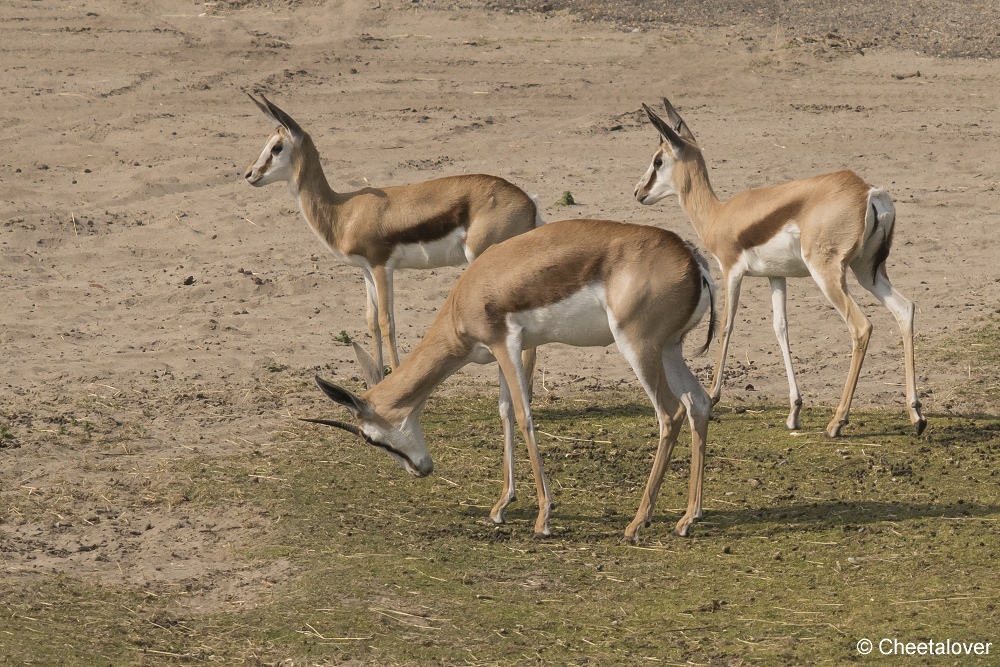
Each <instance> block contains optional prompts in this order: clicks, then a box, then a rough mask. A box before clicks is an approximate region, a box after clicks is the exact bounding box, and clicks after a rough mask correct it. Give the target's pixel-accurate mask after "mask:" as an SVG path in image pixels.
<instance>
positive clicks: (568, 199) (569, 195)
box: [556, 190, 576, 206]
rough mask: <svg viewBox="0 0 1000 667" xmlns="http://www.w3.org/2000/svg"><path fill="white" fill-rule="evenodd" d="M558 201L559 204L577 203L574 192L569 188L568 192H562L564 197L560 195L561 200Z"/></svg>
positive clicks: (571, 204) (570, 204) (569, 204)
mask: <svg viewBox="0 0 1000 667" xmlns="http://www.w3.org/2000/svg"><path fill="white" fill-rule="evenodd" d="M556 203H557V204H558V205H559V206H573V205H574V204H576V200H575V199H573V193H572V192H570V191H569V190H567V191H566V192H564V193H562V197H560V198H559V201H557V202H556Z"/></svg>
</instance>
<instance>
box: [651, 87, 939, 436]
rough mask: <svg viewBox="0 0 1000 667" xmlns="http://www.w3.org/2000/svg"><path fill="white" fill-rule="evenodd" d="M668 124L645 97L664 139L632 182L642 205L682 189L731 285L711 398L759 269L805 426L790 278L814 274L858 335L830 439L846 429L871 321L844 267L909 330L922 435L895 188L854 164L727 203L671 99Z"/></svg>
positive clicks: (906, 338) (791, 423)
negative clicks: (898, 265) (897, 261)
mask: <svg viewBox="0 0 1000 667" xmlns="http://www.w3.org/2000/svg"><path fill="white" fill-rule="evenodd" d="M663 104H664V106H665V107H666V111H667V118H668V119H669V121H670V122H669V123H666V122H664V121H663V120H662V119H661V118H660V117H659V116H657V115H656V114H655V113H654V112H653V110H652V109H650V108H649V107H648V106H646V105H645V104H643V105H642V108H643V109H645V111H646V115H647V116H649V120H650V121H651V122H652V123H653V125H654V126H655V127H656V129H657V130H658V131H659V132H660V135H661V137H662V139H663V141H662V142H661V143H660V145H659V147H658V148H657V149H656V153H654V154H653V161H652V163H651V164H650V166H649V168H648V169H647V170H646V173H645V175H643V177H642V178H641V179H640V180H639V182H638V183H637V184H636V186H635V198H636V199H637V200H639V203H641V204H653V203H655V202H657V201H659V200H661V199H663V198H664V197H666V196H668V195H671V194H676V195H677V196H678V197H679V199H680V204H681V208H682V209H684V212H685V213H687V215H688V217H689V218H691V222H692V224H693V225H694V228H695V231H696V232H697V233H698V236H699V237H701V240H702V242H704V244H705V246H706V247H707V248H708V251H709V252H710V253H712V255H714V256H715V259H716V261H717V262H718V263H719V267H720V268H721V269H722V275H723V281H724V282H725V284H726V300H725V309H724V310H725V326H724V328H723V333H722V344H721V345H720V347H719V357H718V361H717V362H716V366H715V375H714V378H713V380H712V388H711V391H710V393H711V396H712V403H713V405H714V404H715V403H717V402H718V400H719V398H720V397H721V395H722V378H723V369H724V367H725V364H726V353H727V351H728V349H729V337H730V335H731V334H732V333H733V323H734V321H735V319H736V308H737V306H738V305H739V300H740V284H741V283H742V281H743V276H762V277H766V278H768V279H769V280H770V283H771V304H772V307H773V310H774V332H775V334H776V335H777V337H778V344H779V345H780V346H781V354H782V356H783V357H784V361H785V372H786V373H787V375H788V386H789V402H790V405H791V410H790V412H789V415H788V420H787V422H786V425H787V426H788V428H790V429H797V428H799V410H800V408H801V407H802V396H801V395H800V394H799V389H798V386H797V385H796V383H795V371H794V370H793V369H792V357H791V353H790V352H789V349H788V321H787V319H786V317H785V278H789V277H793V278H794V277H804V276H812V278H813V280H815V281H816V283H817V284H818V285H819V287H820V289H821V290H823V294H825V295H826V298H827V299H829V301H830V303H831V304H833V307H834V308H836V309H837V312H838V313H840V316H841V317H843V318H844V321H846V322H847V327H848V328H849V329H850V332H851V340H852V343H853V349H852V352H851V368H850V371H849V373H848V376H847V384H846V385H845V387H844V392H843V394H842V395H841V398H840V405H839V406H838V407H837V412H836V414H835V415H834V417H833V420H832V421H831V422H830V423H829V424H828V425H827V427H826V434H827V435H828V436H830V437H836V436H838V435H840V430H841V428H842V427H843V426H844V425H845V424H847V423H848V420H847V414H848V411H849V410H850V408H851V400H852V399H853V397H854V391H855V389H856V387H857V384H858V374H859V373H860V372H861V364H862V362H863V361H864V358H865V351H866V350H867V348H868V339H869V337H870V336H871V331H872V325H871V323H870V322H869V321H868V318H867V317H865V314H864V313H863V312H862V311H861V308H860V307H859V306H858V304H857V302H856V301H855V300H854V298H853V297H852V296H851V294H850V292H848V290H847V280H846V278H847V268H848V267H850V269H851V271H853V272H854V275H855V276H856V277H857V279H858V282H859V283H860V284H861V286H862V287H864V288H865V289H867V290H868V291H869V292H871V293H872V294H874V295H875V297H876V298H877V299H878V300H879V301H881V302H882V303H883V304H884V305H885V306H886V308H888V309H889V310H890V311H891V312H892V314H893V316H894V317H895V318H896V322H897V323H898V324H899V329H900V331H901V333H902V335H903V355H904V357H905V366H906V399H907V409H908V411H909V414H910V421H911V422H912V423H913V427H914V429H915V431H916V433H917V435H920V433H922V432H923V430H924V427H925V426H926V425H927V420H926V419H924V417H923V415H922V414H921V413H920V401H919V400H918V398H917V383H916V374H915V371H914V364H913V304H912V303H910V301H908V300H907V299H906V297H904V296H903V295H902V294H900V293H899V291H898V290H897V289H896V288H895V287H893V286H892V283H890V282H889V277H888V275H887V273H886V269H885V262H886V259H887V258H888V256H889V248H890V246H891V245H892V233H893V224H894V223H895V220H896V210H895V207H894V206H893V204H892V199H890V197H889V194H888V193H887V192H886V191H885V190H883V189H881V188H877V187H873V186H871V185H869V184H868V183H866V182H865V181H864V180H862V179H861V177H860V176H858V175H857V174H855V173H854V172H853V171H838V172H834V173H831V174H823V175H821V176H813V177H811V178H804V179H801V180H797V181H791V182H788V183H782V184H780V185H771V186H767V187H761V188H755V189H753V190H745V191H743V192H740V193H737V194H735V195H733V197H732V198H730V199H729V200H728V201H725V202H723V201H720V200H719V198H718V197H716V195H715V192H714V191H713V190H712V185H711V183H709V180H708V170H707V169H706V168H705V160H704V158H703V157H702V154H701V149H700V148H698V143H697V141H695V138H694V135H693V134H692V133H691V130H690V128H688V126H687V123H685V122H684V120H683V119H682V118H681V117H680V115H679V114H678V113H677V111H676V110H675V109H674V107H673V106H672V105H671V104H670V102H669V101H668V100H666V99H664V100H663Z"/></svg>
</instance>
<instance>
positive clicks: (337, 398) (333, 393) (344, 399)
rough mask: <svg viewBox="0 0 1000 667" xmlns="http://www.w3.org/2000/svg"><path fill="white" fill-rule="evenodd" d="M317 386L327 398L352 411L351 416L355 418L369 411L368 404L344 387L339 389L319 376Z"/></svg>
mask: <svg viewBox="0 0 1000 667" xmlns="http://www.w3.org/2000/svg"><path fill="white" fill-rule="evenodd" d="M316 386H318V387H319V388H320V389H321V390H322V391H323V393H324V394H326V395H327V398H329V399H330V400H331V401H333V402H334V403H337V404H339V405H343V406H344V407H345V408H347V409H348V410H350V411H351V414H352V415H354V416H355V417H357V416H358V415H361V414H363V413H365V412H367V411H368V404H367V403H366V402H365V400H364V399H363V398H361V397H360V396H355V395H354V394H352V393H351V392H349V391H347V390H346V389H344V388H343V387H338V386H337V385H335V384H333V383H332V382H327V381H326V380H324V379H323V378H321V377H320V376H318V375H317V376H316Z"/></svg>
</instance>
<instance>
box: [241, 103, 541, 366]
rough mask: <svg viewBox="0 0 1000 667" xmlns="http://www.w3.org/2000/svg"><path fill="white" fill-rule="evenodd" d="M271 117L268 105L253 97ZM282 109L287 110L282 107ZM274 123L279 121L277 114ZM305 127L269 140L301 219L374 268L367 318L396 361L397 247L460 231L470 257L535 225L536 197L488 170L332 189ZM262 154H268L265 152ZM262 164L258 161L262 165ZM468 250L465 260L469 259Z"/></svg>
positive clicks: (252, 174) (255, 170) (265, 165)
mask: <svg viewBox="0 0 1000 667" xmlns="http://www.w3.org/2000/svg"><path fill="white" fill-rule="evenodd" d="M254 101H255V102H257V104H258V106H260V107H261V109H262V110H263V111H264V112H265V113H266V114H268V115H269V116H271V115H272V112H271V110H269V107H268V105H269V106H270V107H271V108H272V109H273V110H276V111H278V112H280V109H277V108H276V107H273V105H271V104H270V103H269V102H267V100H266V99H265V100H264V102H265V103H266V105H265V104H262V103H261V102H259V101H257V100H256V99H255V100H254ZM280 113H281V114H283V113H284V112H280ZM272 118H273V119H274V120H275V122H280V121H279V120H278V119H277V118H274V116H272ZM296 130H298V131H301V128H298V127H297V125H296V129H289V128H288V127H285V126H282V125H279V126H278V127H276V128H275V130H274V131H273V132H272V133H271V136H270V137H269V138H268V142H266V143H265V146H267V145H268V144H269V143H270V142H271V140H272V139H274V138H275V137H280V141H281V145H282V147H283V148H282V150H291V151H293V152H292V158H291V159H292V173H293V177H292V189H293V192H294V193H296V194H297V196H298V199H299V205H300V209H301V211H302V215H303V217H304V218H305V219H306V222H307V223H308V224H309V226H310V227H311V228H312V229H313V230H314V231H315V233H316V234H317V236H319V238H320V239H322V240H323V242H324V243H325V244H326V245H327V247H329V248H330V249H331V250H334V251H336V252H337V253H339V254H340V255H342V256H344V257H348V258H352V261H357V259H358V258H360V259H361V260H363V262H364V263H366V264H367V265H368V266H369V267H370V268H371V274H372V281H373V282H374V284H375V292H376V293H375V295H374V297H375V303H372V299H369V309H368V323H369V328H370V329H371V333H372V346H373V351H374V356H375V359H376V360H377V362H378V363H380V364H381V363H382V336H383V333H387V334H388V338H389V358H390V365H391V366H392V367H393V368H395V367H396V366H398V365H399V355H398V352H397V349H396V340H395V328H394V324H393V318H392V316H391V313H390V312H389V311H390V308H389V303H390V300H391V293H392V282H391V271H392V266H391V262H392V259H391V256H392V254H393V252H394V251H396V250H397V248H400V247H401V246H406V245H419V244H426V243H431V242H434V241H437V240H439V239H442V238H444V237H445V236H448V235H449V234H450V233H452V232H454V231H455V230H457V229H460V228H461V229H462V230H464V234H465V244H466V246H467V247H468V249H469V251H470V252H471V254H472V255H473V256H478V255H479V254H481V253H482V252H483V251H484V250H486V248H488V247H490V246H491V245H493V244H495V243H499V242H500V241H503V240H505V239H508V238H510V237H512V236H516V235H517V234H522V233H524V232H526V231H528V230H531V229H534V228H535V226H536V222H537V220H538V211H537V207H536V206H535V203H534V202H533V201H532V199H531V197H529V196H528V195H527V194H526V193H525V192H524V191H523V190H521V189H520V188H518V187H517V186H515V185H513V184H511V183H509V182H508V181H506V180H504V179H502V178H499V177H496V176H488V175H484V174H472V175H462V176H451V177H446V178H438V179H434V180H430V181H424V182H421V183H415V184H412V185H401V186H392V187H385V188H364V189H361V190H358V191H355V192H349V193H338V192H335V191H334V190H333V189H332V188H331V187H330V185H329V183H328V182H327V180H326V176H325V175H324V173H323V168H322V166H321V164H320V160H319V152H318V151H317V149H316V146H315V144H314V143H313V140H312V138H311V137H310V136H309V134H308V133H306V132H304V131H301V134H300V135H297V132H296ZM261 157H262V158H263V157H264V156H263V155H262V156H261ZM271 162H272V157H271V156H270V155H268V156H267V157H266V160H264V161H261V158H258V163H256V164H252V165H251V166H250V168H249V169H248V171H247V180H248V181H251V182H254V180H252V179H255V178H258V174H263V173H265V172H266V171H267V169H269V168H270V165H271ZM258 165H259V166H258ZM464 260H465V258H464V255H463V258H462V263H464Z"/></svg>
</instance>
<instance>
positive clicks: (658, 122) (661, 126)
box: [642, 102, 684, 146]
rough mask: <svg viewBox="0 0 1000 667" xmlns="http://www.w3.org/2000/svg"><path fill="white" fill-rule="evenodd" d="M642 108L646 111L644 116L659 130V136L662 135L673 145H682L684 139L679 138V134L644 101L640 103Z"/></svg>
mask: <svg viewBox="0 0 1000 667" xmlns="http://www.w3.org/2000/svg"><path fill="white" fill-rule="evenodd" d="M642 110H643V111H645V112H646V116H648V117H649V122H651V123H652V124H653V127H655V128H656V129H657V131H659V133H660V136H662V137H663V138H664V139H665V140H666V141H668V142H670V143H671V144H673V145H674V146H683V145H684V139H682V138H681V136H680V135H679V134H677V132H676V131H675V130H674V128H672V127H670V125H669V124H667V123H666V122H664V120H663V119H662V118H660V117H659V116H657V115H656V112H655V111H653V110H652V109H650V108H649V106H648V105H647V104H646V103H645V102H644V103H643V104H642Z"/></svg>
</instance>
